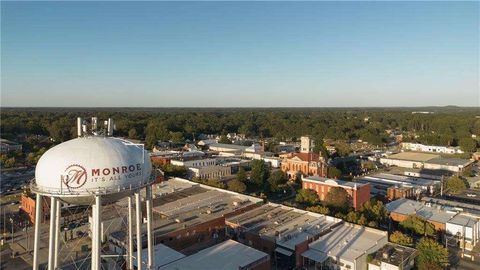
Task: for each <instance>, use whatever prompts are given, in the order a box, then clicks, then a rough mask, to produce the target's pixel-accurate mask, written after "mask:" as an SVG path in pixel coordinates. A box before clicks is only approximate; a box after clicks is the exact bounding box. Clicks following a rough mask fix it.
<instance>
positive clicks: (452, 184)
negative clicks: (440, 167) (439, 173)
mask: <svg viewBox="0 0 480 270" xmlns="http://www.w3.org/2000/svg"><path fill="white" fill-rule="evenodd" d="M465 189H467V186H466V184H465V182H464V181H463V180H462V179H460V177H457V176H452V177H448V178H447V179H446V180H445V181H443V191H444V192H446V193H453V194H458V193H461V192H463V191H464V190H465Z"/></svg>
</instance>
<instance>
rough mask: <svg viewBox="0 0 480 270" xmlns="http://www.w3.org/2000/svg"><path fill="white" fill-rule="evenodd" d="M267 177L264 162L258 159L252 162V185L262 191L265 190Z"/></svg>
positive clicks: (267, 173)
mask: <svg viewBox="0 0 480 270" xmlns="http://www.w3.org/2000/svg"><path fill="white" fill-rule="evenodd" d="M268 177H269V171H268V168H267V165H265V162H263V160H260V159H255V160H252V171H251V174H250V179H251V181H252V183H253V184H254V185H255V186H256V187H257V188H260V189H262V190H265V188H266V186H267V179H268Z"/></svg>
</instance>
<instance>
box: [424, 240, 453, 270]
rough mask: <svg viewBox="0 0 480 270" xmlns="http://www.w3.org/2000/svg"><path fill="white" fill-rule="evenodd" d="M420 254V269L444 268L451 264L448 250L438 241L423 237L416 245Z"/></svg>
mask: <svg viewBox="0 0 480 270" xmlns="http://www.w3.org/2000/svg"><path fill="white" fill-rule="evenodd" d="M416 248H417V251H418V256H417V258H416V263H417V267H418V269H419V270H434V269H444V268H445V267H447V266H448V265H449V262H448V250H447V249H446V248H444V247H443V246H442V245H440V244H439V243H438V242H437V241H435V240H433V239H430V238H427V237H423V238H422V239H420V241H418V243H417V245H416Z"/></svg>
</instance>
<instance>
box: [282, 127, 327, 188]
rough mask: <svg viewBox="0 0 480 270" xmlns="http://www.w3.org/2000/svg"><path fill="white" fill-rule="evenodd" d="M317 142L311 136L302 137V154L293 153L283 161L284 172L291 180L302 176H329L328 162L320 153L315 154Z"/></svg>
mask: <svg viewBox="0 0 480 270" xmlns="http://www.w3.org/2000/svg"><path fill="white" fill-rule="evenodd" d="M314 147H315V141H314V140H313V139H312V138H310V137H309V136H303V137H301V146H300V153H291V154H290V155H288V156H287V158H286V159H285V160H284V161H282V171H283V172H285V173H286V174H287V175H288V178H289V179H295V177H296V175H297V173H301V174H302V175H310V176H312V175H317V176H322V177H325V176H327V167H328V165H327V162H326V161H325V158H324V157H322V156H321V155H320V154H319V153H315V152H313V149H314Z"/></svg>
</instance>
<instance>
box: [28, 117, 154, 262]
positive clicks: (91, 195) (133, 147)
mask: <svg viewBox="0 0 480 270" xmlns="http://www.w3.org/2000/svg"><path fill="white" fill-rule="evenodd" d="M113 127H114V124H113V121H112V120H111V119H109V120H108V121H105V129H104V130H101V131H99V130H97V118H96V117H94V118H92V128H91V129H90V130H88V128H87V125H86V124H85V122H83V120H82V119H81V118H79V119H78V122H77V128H78V138H76V139H73V140H70V141H67V142H64V143H61V144H59V145H57V146H55V147H53V148H51V149H49V150H48V151H47V152H45V154H43V156H42V157H41V158H40V160H39V161H38V164H37V167H36V171H35V181H33V182H32V185H31V190H32V192H34V193H36V205H37V207H36V209H35V211H36V212H35V237H34V255H33V269H35V270H36V269H38V264H39V260H38V259H39V258H38V251H39V238H40V223H41V216H42V212H41V211H42V207H38V206H39V205H41V201H42V197H44V196H45V197H50V228H49V229H50V230H49V248H48V269H49V270H51V269H57V268H58V267H59V265H58V253H59V243H60V241H59V240H60V239H59V238H60V237H59V235H60V234H59V232H60V215H61V204H62V202H64V203H68V204H74V205H88V206H91V207H92V223H91V228H92V234H91V238H92V254H91V255H92V256H91V262H92V266H91V269H94V270H99V269H100V268H101V228H100V227H101V209H102V205H104V204H106V203H111V202H114V201H117V200H119V199H121V198H124V197H128V250H127V261H128V269H133V257H134V254H133V224H132V221H133V208H132V205H133V203H132V197H134V198H135V208H136V215H135V216H136V234H137V258H140V259H141V252H142V241H141V239H142V237H141V230H140V229H141V221H142V219H141V216H142V213H141V198H140V191H141V190H142V189H143V188H145V189H146V199H145V202H146V210H147V211H146V212H147V239H148V244H147V245H148V262H147V265H148V268H149V269H150V268H151V267H152V266H153V259H154V258H153V239H152V220H151V218H152V190H151V185H152V183H153V180H154V179H153V177H152V168H151V167H152V165H151V162H150V157H149V155H148V153H147V152H146V151H145V150H144V147H143V145H142V144H134V143H132V142H129V141H127V140H124V139H120V138H115V137H111V135H112V134H113ZM140 259H139V261H140ZM141 268H142V264H141V263H138V269H141Z"/></svg>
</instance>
